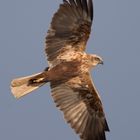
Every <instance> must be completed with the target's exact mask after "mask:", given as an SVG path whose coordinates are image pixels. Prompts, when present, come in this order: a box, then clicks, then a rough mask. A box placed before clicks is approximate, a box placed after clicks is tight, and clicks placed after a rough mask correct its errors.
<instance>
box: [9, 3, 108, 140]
mask: <svg viewBox="0 0 140 140" xmlns="http://www.w3.org/2000/svg"><path fill="white" fill-rule="evenodd" d="M92 21H93V2H92V0H63V3H62V4H60V7H59V9H58V11H57V12H56V13H55V14H54V16H53V18H52V21H51V24H50V28H49V30H48V32H47V37H46V47H45V52H46V55H47V61H48V65H49V67H47V68H45V70H43V71H42V72H40V73H37V74H33V75H31V76H27V77H22V78H17V79H14V80H12V82H11V91H12V93H13V95H14V96H15V97H16V98H20V97H22V96H25V95H27V94H28V93H30V92H31V91H33V90H35V89H37V88H39V87H41V86H43V85H44V84H46V83H48V82H50V87H51V92H52V97H53V99H54V102H55V103H56V106H57V107H58V108H59V109H60V110H61V111H62V112H63V114H64V118H65V120H66V121H67V122H68V123H69V124H70V126H71V127H72V128H73V129H74V130H75V132H76V133H77V134H78V135H79V137H80V139H81V140H106V136H105V131H109V127H108V124H107V121H106V118H105V113H104V111H103V105H102V102H101V99H100V96H99V94H98V92H97V90H96V88H95V86H94V84H93V81H92V78H91V69H92V68H95V66H96V65H98V64H103V60H102V58H101V57H100V56H98V55H95V54H87V53H86V52H85V49H86V43H87V40H88V38H89V35H90V32H91V26H92Z"/></svg>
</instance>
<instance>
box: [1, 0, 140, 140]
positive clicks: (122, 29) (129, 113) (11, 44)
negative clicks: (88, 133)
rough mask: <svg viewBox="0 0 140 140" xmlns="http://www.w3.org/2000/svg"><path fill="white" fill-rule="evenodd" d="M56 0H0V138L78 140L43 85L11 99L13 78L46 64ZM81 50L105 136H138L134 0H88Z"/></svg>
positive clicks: (138, 34) (138, 38)
mask: <svg viewBox="0 0 140 140" xmlns="http://www.w3.org/2000/svg"><path fill="white" fill-rule="evenodd" d="M61 1H62V0H0V139H1V140H9V139H11V140H79V138H78V136H77V135H76V134H75V133H74V131H73V130H72V129H71V128H70V127H69V125H67V124H66V123H65V121H64V120H63V115H62V113H61V112H60V111H59V110H58V109H57V108H56V107H55V104H54V102H53V100H52V98H51V94H50V88H49V85H46V86H44V87H42V88H40V89H39V90H37V91H35V92H33V93H32V94H30V95H28V96H26V97H24V98H22V99H20V100H16V99H15V98H14V97H13V96H12V94H11V92H10V88H9V85H10V81H11V80H12V79H13V78H16V77H20V76H26V75H30V74H32V73H36V72H40V71H42V70H43V69H44V68H45V67H46V66H47V62H46V58H45V53H44V46H45V43H44V42H45V36H46V32H47V30H48V27H49V24H50V21H51V18H52V16H53V14H54V12H55V11H56V10H57V8H58V5H59V4H60V3H61ZM94 12H95V14H94V24H93V26H92V34H91V36H90V40H89V42H88V47H87V52H88V53H96V54H98V55H100V56H102V57H103V59H104V65H103V66H98V67H97V68H96V69H95V70H94V71H93V77H94V82H95V85H96V87H97V89H98V91H99V93H100V96H101V98H102V101H103V104H104V110H105V113H106V117H107V120H108V124H109V126H110V130H111V132H110V133H107V140H138V139H140V1H139V0H94Z"/></svg>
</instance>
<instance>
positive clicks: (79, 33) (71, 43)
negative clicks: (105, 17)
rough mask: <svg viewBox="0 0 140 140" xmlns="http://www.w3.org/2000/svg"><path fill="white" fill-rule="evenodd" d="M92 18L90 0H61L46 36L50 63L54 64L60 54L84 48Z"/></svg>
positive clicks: (46, 50) (46, 49)
mask: <svg viewBox="0 0 140 140" xmlns="http://www.w3.org/2000/svg"><path fill="white" fill-rule="evenodd" d="M92 19H93V4H92V0H63V4H61V5H60V7H59V9H58V11H57V12H56V13H55V14H54V16H53V19H52V22H51V26H50V29H49V30H48V34H47V37H46V48H45V52H46V54H47V58H48V61H49V63H50V64H51V65H55V63H56V59H59V57H61V56H62V55H65V56H66V55H67V54H69V53H70V52H72V51H74V53H76V52H77V51H80V52H81V51H84V50H85V45H86V42H87V40H88V38H89V34H90V30H91V25H92ZM73 55H75V54H73ZM69 57H71V56H70V55H69ZM63 58H64V59H67V57H64V56H63Z"/></svg>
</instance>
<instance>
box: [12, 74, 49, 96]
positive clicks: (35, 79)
mask: <svg viewBox="0 0 140 140" xmlns="http://www.w3.org/2000/svg"><path fill="white" fill-rule="evenodd" d="M44 73H45V72H41V73H37V74H33V75H30V76H26V77H21V78H17V79H14V80H12V82H11V86H10V87H11V91H12V93H13V95H14V96H15V97H16V98H20V97H23V96H25V95H27V94H29V93H30V92H32V91H34V90H36V89H38V88H39V87H41V86H43V85H44V84H46V83H47V80H44V79H46V77H45V76H46V74H44Z"/></svg>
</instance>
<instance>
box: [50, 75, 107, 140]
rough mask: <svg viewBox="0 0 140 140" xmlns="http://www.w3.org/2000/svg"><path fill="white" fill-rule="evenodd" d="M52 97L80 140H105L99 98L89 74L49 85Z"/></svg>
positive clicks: (104, 120) (102, 114)
mask: <svg viewBox="0 0 140 140" xmlns="http://www.w3.org/2000/svg"><path fill="white" fill-rule="evenodd" d="M51 88H52V97H53V99H54V101H55V103H56V105H57V107H59V109H60V110H61V111H63V113H64V117H65V119H66V121H67V122H68V123H70V125H71V127H72V128H73V129H74V130H75V132H76V133H78V134H79V136H80V138H81V140H106V137H105V131H109V127H108V125H107V122H106V119H105V115H104V112H103V107H102V103H101V100H100V97H99V95H98V93H97V91H96V89H95V87H94V85H93V84H92V81H91V78H90V75H89V74H84V75H82V76H78V77H75V78H72V79H70V80H68V81H58V82H55V81H54V82H52V83H51Z"/></svg>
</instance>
